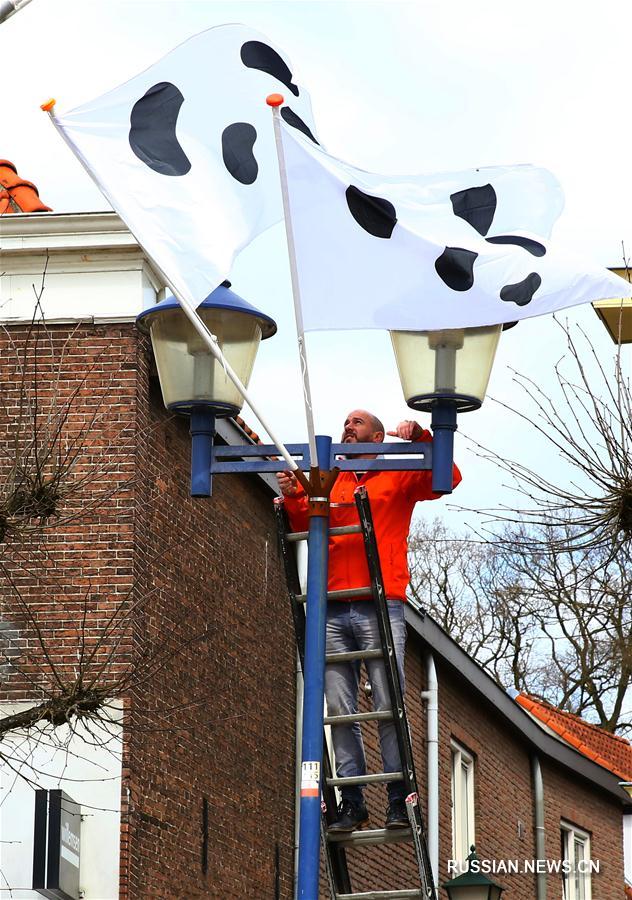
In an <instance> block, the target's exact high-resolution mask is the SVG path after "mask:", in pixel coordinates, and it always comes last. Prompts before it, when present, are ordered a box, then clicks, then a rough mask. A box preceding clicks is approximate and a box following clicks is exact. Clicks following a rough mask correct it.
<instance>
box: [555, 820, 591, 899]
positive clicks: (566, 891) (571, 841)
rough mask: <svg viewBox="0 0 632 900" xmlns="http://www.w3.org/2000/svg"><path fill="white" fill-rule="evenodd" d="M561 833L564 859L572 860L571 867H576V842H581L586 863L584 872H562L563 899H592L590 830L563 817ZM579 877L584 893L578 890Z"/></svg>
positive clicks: (583, 858)
mask: <svg viewBox="0 0 632 900" xmlns="http://www.w3.org/2000/svg"><path fill="white" fill-rule="evenodd" d="M560 834H561V838H562V859H563V860H564V861H568V862H570V864H571V867H573V868H574V867H575V866H576V865H577V862H578V860H577V858H576V855H575V848H576V843H580V844H581V846H582V848H583V853H582V860H583V861H584V862H585V863H586V870H585V871H584V872H577V873H574V872H573V871H571V872H569V873H566V872H563V873H562V885H563V900H592V879H591V874H592V872H591V868H590V860H591V856H590V832H588V831H586V830H585V829H584V828H578V827H577V825H573V824H572V823H571V822H567V821H565V820H564V819H562V820H561V822H560ZM578 877H579V878H581V880H582V885H581V886H583V895H582V892H581V891H579V892H578V891H577V886H576V884H577V878H578Z"/></svg>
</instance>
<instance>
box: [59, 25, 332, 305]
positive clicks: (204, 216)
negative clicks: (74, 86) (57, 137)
mask: <svg viewBox="0 0 632 900" xmlns="http://www.w3.org/2000/svg"><path fill="white" fill-rule="evenodd" d="M280 90H282V91H283V92H284V94H285V95H286V96H287V97H288V98H289V99H288V102H287V103H285V104H284V106H283V108H282V109H281V116H282V117H283V120H284V121H285V122H287V123H288V126H289V127H290V128H292V129H298V130H300V131H301V132H302V133H304V134H306V135H308V136H309V137H310V139H313V140H315V138H314V131H313V129H314V126H313V121H312V113H311V105H310V100H309V96H308V95H307V93H306V92H305V91H304V90H303V88H301V87H299V86H298V85H297V84H296V83H295V80H294V75H293V71H292V67H291V65H290V63H289V61H288V60H287V58H286V57H285V56H284V55H283V54H282V53H281V52H280V51H279V50H278V49H276V48H275V47H273V46H272V45H271V44H270V42H269V41H268V40H267V38H265V37H264V36H263V35H261V34H259V33H258V32H256V31H253V30H252V29H250V28H247V27H245V26H243V25H222V26H219V27H217V28H210V29H208V30H207V31H204V32H202V33H200V34H198V35H195V36H194V37H192V38H190V39H189V40H187V41H185V42H184V43H183V44H180V45H179V46H178V47H176V48H175V49H174V50H172V51H171V52H170V53H168V54H167V55H166V56H165V57H163V58H162V59H161V60H159V61H158V62H157V63H155V64H154V65H152V66H150V68H148V69H146V70H145V71H144V72H142V73H141V74H139V75H136V76H135V77H134V78H132V79H131V80H130V81H127V82H126V83H125V84H122V85H120V86H119V87H115V88H114V89H113V90H111V91H109V92H108V93H106V94H104V95H103V96H101V97H99V98H97V99H96V100H93V101H91V102H89V103H86V104H85V105H83V106H81V107H78V108H77V109H74V110H72V111H70V112H67V113H64V114H62V115H57V114H56V113H55V112H51V118H52V119H53V122H54V124H55V125H56V127H57V128H58V130H59V132H60V133H61V135H62V136H63V137H64V138H65V140H66V141H67V143H68V144H69V145H70V147H71V148H72V150H73V151H74V152H75V154H76V155H77V156H78V157H79V159H80V161H81V162H82V163H83V165H84V166H85V168H86V169H87V170H88V172H89V174H90V175H91V176H92V178H93V179H94V180H95V181H96V183H97V185H98V186H99V188H100V189H101V191H102V192H103V193H104V194H105V196H106V197H107V199H108V200H109V202H110V204H111V205H112V207H113V208H114V209H115V210H116V211H117V212H118V213H119V215H120V216H121V218H122V219H123V220H124V221H125V223H126V224H127V226H128V227H129V229H130V230H131V231H132V233H133V234H134V235H135V237H136V238H137V240H138V241H139V243H140V244H141V245H142V246H143V247H144V248H145V250H146V251H147V253H148V254H149V255H150V256H151V257H152V258H153V260H154V262H155V264H156V265H157V266H158V268H159V269H161V270H162V273H163V275H164V276H165V278H166V280H167V281H168V283H169V284H170V285H171V287H172V288H173V290H174V291H175V292H176V294H177V295H179V296H180V297H181V298H184V300H185V301H187V302H188V303H190V304H191V305H192V306H197V305H198V304H199V303H201V301H202V300H203V299H204V298H205V297H206V296H207V295H208V294H209V293H210V292H211V291H212V290H213V289H214V288H216V287H217V285H218V284H220V282H221V281H223V280H224V279H225V278H226V277H227V276H228V274H229V272H230V269H231V265H232V262H233V259H234V257H235V255H236V254H237V252H238V251H239V250H240V249H241V248H242V247H244V246H246V244H248V243H249V242H250V241H251V240H252V239H253V238H254V237H256V235H258V234H260V233H261V232H262V231H264V230H265V229H266V228H268V227H269V226H271V225H273V224H274V223H275V222H278V221H280V220H281V218H282V217H283V211H282V202H281V193H280V189H279V176H278V165H277V160H276V151H275V147H274V135H273V130H272V125H271V122H270V112H269V109H268V107H267V106H266V104H265V98H266V96H267V95H268V94H269V93H270V92H271V91H280ZM44 108H46V107H44Z"/></svg>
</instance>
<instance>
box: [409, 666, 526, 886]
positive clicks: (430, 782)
mask: <svg viewBox="0 0 632 900" xmlns="http://www.w3.org/2000/svg"><path fill="white" fill-rule="evenodd" d="M426 685H427V690H425V691H422V692H421V697H422V700H425V701H426V712H427V715H426V744H427V747H428V775H427V788H426V790H427V792H428V854H429V856H430V866H431V869H432V875H433V878H434V882H435V885H436V884H438V881H439V682H438V680H437V670H436V668H435V662H434V657H433V655H432V653H428V655H427V656H426ZM538 900H539V898H538Z"/></svg>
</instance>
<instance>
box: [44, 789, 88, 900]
mask: <svg viewBox="0 0 632 900" xmlns="http://www.w3.org/2000/svg"><path fill="white" fill-rule="evenodd" d="M80 856H81V807H80V806H79V804H78V803H75V801H74V800H72V799H71V798H70V797H69V796H68V794H66V793H64V791H61V790H37V791H35V831H34V840H33V889H34V890H36V891H37V892H38V893H40V894H42V895H43V896H44V897H48V898H50V900H79V862H80Z"/></svg>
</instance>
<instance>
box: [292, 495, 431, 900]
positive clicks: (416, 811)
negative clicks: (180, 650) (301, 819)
mask: <svg viewBox="0 0 632 900" xmlns="http://www.w3.org/2000/svg"><path fill="white" fill-rule="evenodd" d="M355 500H356V506H357V509H358V515H359V524H358V525H346V526H342V527H340V528H331V529H330V532H329V533H330V535H332V536H333V535H344V534H354V533H360V532H361V533H362V535H363V538H364V547H365V551H366V556H367V564H368V569H369V575H370V581H371V584H370V585H367V586H366V587H363V588H358V589H355V590H350V591H333V592H329V593H328V594H327V597H328V599H331V600H336V599H354V598H356V599H360V598H367V599H368V598H370V597H372V598H373V601H374V602H375V604H376V608H377V612H378V624H379V628H380V637H381V644H382V648H381V649H380V650H367V651H361V650H359V651H354V652H349V653H338V654H328V655H327V657H326V663H327V664H330V663H332V662H350V661H354V660H363V659H370V658H373V659H375V658H383V659H384V663H385V667H386V676H387V681H388V685H389V692H390V698H391V710H390V711H387V710H383V711H381V712H368V713H367V712H358V713H357V714H356V715H355V716H325V725H333V726H335V725H336V724H337V723H341V722H345V723H348V722H350V721H359V722H367V721H377V720H379V719H385V718H390V719H392V720H393V721H394V723H395V728H396V733H397V741H398V745H399V753H400V759H401V761H402V771H401V772H386V773H376V774H367V775H363V776H361V777H358V778H336V777H335V776H334V773H333V768H332V763H331V759H330V756H329V752H328V747H327V742H326V740H325V739H324V738H323V740H324V743H323V790H322V794H323V817H322V822H321V844H322V846H323V848H324V850H325V867H326V871H327V879H328V882H329V889H330V894H331V900H407V898H422V900H437V894H436V889H435V885H434V880H433V876H432V869H431V866H430V857H429V854H428V844H427V840H426V828H425V823H424V818H423V813H422V811H421V806H420V802H419V794H418V791H417V780H416V777H415V768H414V764H413V755H412V746H411V741H410V732H409V728H408V720H407V718H406V709H405V706H404V699H403V696H402V689H401V685H400V681H399V673H398V671H397V663H396V659H395V648H394V644H393V635H392V633H391V624H390V619H389V616H388V609H387V605H386V594H385V590H384V583H383V580H382V571H381V567H380V559H379V555H378V550H377V543H376V540H375V532H374V528H373V519H372V516H371V506H370V503H369V498H368V494H367V490H366V487H364V486H362V485H361V486H359V487H358V488H357V489H356V491H355ZM275 509H276V515H277V529H278V535H279V544H280V549H281V555H282V557H283V564H284V568H285V575H286V580H287V586H288V593H289V596H290V602H291V607H292V616H293V619H294V628H295V631H296V640H297V646H298V652H299V657H300V661H301V666H303V664H304V650H305V599H306V597H305V595H304V594H302V593H301V585H300V579H299V574H298V569H297V565H296V556H295V554H294V552H293V550H292V546H291V545H292V544H293V543H296V542H298V541H305V540H307V532H306V531H305V532H294V533H291V532H289V531H288V521H287V515H286V513H285V510H284V509H283V503H282V500H279V501H278V502H277V503H276V504H275ZM390 781H403V782H404V786H405V789H406V810H407V813H408V818H409V822H410V825H409V827H408V828H399V829H390V830H388V829H386V828H377V829H358V830H356V831H352V832H347V833H342V834H341V833H335V832H334V833H329V832H328V825H329V824H330V823H331V822H332V821H333V820H334V818H335V811H336V795H335V788H336V787H338V788H340V787H342V786H344V785H345V784H358V783H360V784H366V785H368V784H375V783H380V782H381V783H385V782H390ZM402 842H409V843H412V845H413V849H414V855H415V859H416V863H417V869H418V872H419V884H418V885H415V886H411V887H406V888H402V889H399V890H379V889H376V890H369V891H360V892H354V890H353V887H352V884H351V878H350V874H349V867H348V865H347V855H346V854H347V851H353V849H356V848H360V847H368V846H377V845H385V844H399V843H402Z"/></svg>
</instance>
